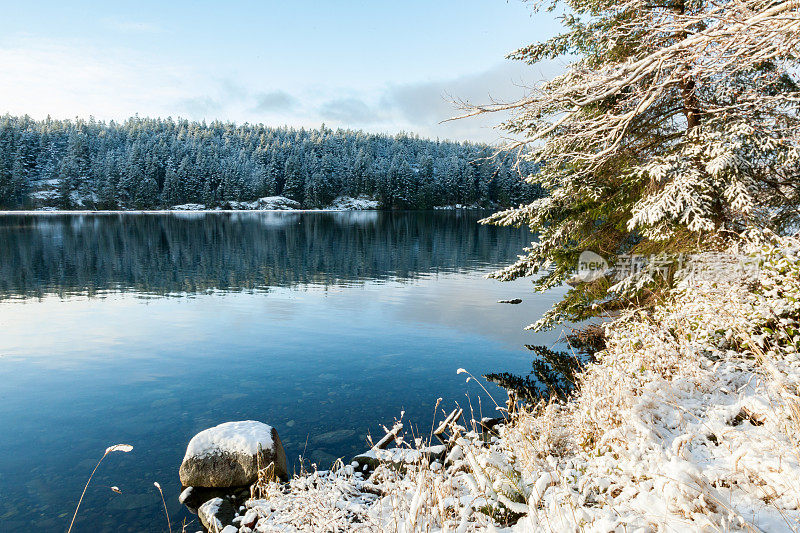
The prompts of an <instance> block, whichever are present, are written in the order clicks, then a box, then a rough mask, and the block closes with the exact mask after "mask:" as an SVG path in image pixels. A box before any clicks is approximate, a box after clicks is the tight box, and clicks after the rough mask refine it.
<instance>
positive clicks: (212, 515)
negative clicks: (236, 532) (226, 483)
mask: <svg viewBox="0 0 800 533" xmlns="http://www.w3.org/2000/svg"><path fill="white" fill-rule="evenodd" d="M235 515H236V512H235V510H234V509H233V505H231V502H229V501H228V500H226V499H224V498H214V499H211V500H208V501H207V502H206V503H204V504H203V505H201V506H200V508H199V509H198V510H197V517H198V518H200V522H201V523H202V524H203V526H204V527H205V528H206V529H207V530H208V531H209V532H213V533H217V532H219V533H221V532H222V531H224V528H227V527H228V526H229V525H231V524H232V523H233V517H234V516H235Z"/></svg>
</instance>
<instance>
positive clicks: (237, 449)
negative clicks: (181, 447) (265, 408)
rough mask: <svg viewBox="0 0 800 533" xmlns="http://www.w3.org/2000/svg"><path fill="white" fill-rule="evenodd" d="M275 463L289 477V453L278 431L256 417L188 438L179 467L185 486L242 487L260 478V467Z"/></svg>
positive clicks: (278, 471)
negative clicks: (287, 465) (287, 462)
mask: <svg viewBox="0 0 800 533" xmlns="http://www.w3.org/2000/svg"><path fill="white" fill-rule="evenodd" d="M270 463H273V464H274V465H275V476H276V477H278V478H280V479H284V480H285V479H287V478H288V475H287V469H286V453H285V452H284V451H283V445H282V444H281V440H280V438H278V432H277V431H276V430H275V428H273V427H272V426H268V425H267V424H264V423H262V422H256V421H254V420H245V421H241V422H225V423H224V424H220V425H218V426H214V427H213V428H209V429H206V430H204V431H201V432H200V433H198V434H197V435H195V436H194V437H192V440H190V441H189V445H188V446H187V447H186V455H185V456H184V458H183V462H182V463H181V468H180V479H181V484H183V486H184V487H241V486H245V485H250V484H252V483H253V482H255V481H256V479H258V468H259V465H260V466H261V468H266V467H267V465H269V464H270Z"/></svg>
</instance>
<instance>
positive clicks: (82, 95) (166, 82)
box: [0, 41, 192, 119]
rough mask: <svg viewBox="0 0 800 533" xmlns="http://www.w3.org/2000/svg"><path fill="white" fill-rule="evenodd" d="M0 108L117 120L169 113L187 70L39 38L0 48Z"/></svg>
mask: <svg viewBox="0 0 800 533" xmlns="http://www.w3.org/2000/svg"><path fill="white" fill-rule="evenodd" d="M0 72H3V76H0V106H2V108H1V109H0V112H10V113H13V114H26V113H27V114H29V115H31V116H34V117H36V118H41V117H44V116H46V115H47V114H52V115H53V116H57V117H71V116H84V117H85V116H89V115H93V116H96V117H100V118H108V119H112V118H113V119H121V118H125V117H127V116H130V115H133V114H134V113H140V114H142V115H160V114H164V113H166V114H169V111H168V110H169V108H170V104H172V103H174V102H177V101H179V100H180V99H181V98H184V97H185V91H186V86H187V84H190V83H191V81H192V74H191V72H188V71H186V70H185V69H180V68H176V67H175V66H173V65H170V64H167V63H154V62H152V61H146V60H143V59H142V58H137V57H136V56H133V55H130V54H128V53H126V52H125V51H119V50H104V51H102V52H99V51H97V50H94V49H92V48H87V47H81V46H78V45H64V44H59V43H54V42H42V41H37V42H36V43H35V44H33V43H25V42H23V43H21V44H19V45H16V46H11V47H9V46H6V47H0Z"/></svg>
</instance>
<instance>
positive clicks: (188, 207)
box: [170, 204, 206, 211]
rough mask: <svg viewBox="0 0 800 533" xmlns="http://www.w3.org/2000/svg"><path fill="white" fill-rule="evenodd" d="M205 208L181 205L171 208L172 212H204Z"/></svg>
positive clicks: (201, 205) (200, 205)
mask: <svg viewBox="0 0 800 533" xmlns="http://www.w3.org/2000/svg"><path fill="white" fill-rule="evenodd" d="M205 208H206V206H205V205H203V204H180V205H173V206H172V207H170V209H171V210H172V211H204V210H205Z"/></svg>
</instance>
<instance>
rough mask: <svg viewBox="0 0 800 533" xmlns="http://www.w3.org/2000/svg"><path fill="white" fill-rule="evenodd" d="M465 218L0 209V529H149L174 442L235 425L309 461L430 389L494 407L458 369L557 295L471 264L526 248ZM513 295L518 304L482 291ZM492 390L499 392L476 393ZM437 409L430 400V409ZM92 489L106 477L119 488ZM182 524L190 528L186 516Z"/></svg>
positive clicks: (512, 344) (530, 337) (539, 338)
mask: <svg viewBox="0 0 800 533" xmlns="http://www.w3.org/2000/svg"><path fill="white" fill-rule="evenodd" d="M479 217H480V213H474V212H418V213H415V212H411V213H379V212H357V213H322V212H320V213H302V214H298V213H219V214H188V213H187V214H158V215H154V214H153V215H149V214H111V215H51V214H48V215H35V216H33V215H6V216H0V428H2V431H0V523H2V524H3V529H4V530H8V531H12V530H15V528H20V529H19V530H21V531H24V530H28V529H30V528H33V527H35V528H38V530H42V531H58V530H62V531H63V530H66V527H67V526H68V524H69V521H70V519H71V516H72V512H73V510H74V507H75V503H76V502H77V499H78V498H79V497H80V493H81V490H82V489H83V485H84V483H85V482H86V479H87V477H88V475H89V473H90V472H91V470H92V468H93V467H94V464H95V463H96V461H97V460H98V459H99V458H100V456H101V455H102V454H103V451H104V450H105V448H106V447H107V446H109V445H111V444H116V443H129V444H132V445H133V446H134V450H133V451H132V452H131V453H129V454H123V453H115V454H112V455H109V456H108V457H106V459H105V461H104V462H103V464H102V466H101V467H100V468H99V470H98V472H97V474H96V475H95V477H94V479H93V481H92V484H91V486H90V487H89V490H88V491H87V495H86V498H85V499H84V503H83V505H82V507H81V512H80V515H79V520H78V523H77V524H78V526H77V527H76V529H74V531H101V530H114V531H165V530H166V520H165V519H164V517H163V509H161V500H160V497H159V495H158V492H157V491H156V489H155V487H154V486H153V482H154V481H158V482H159V483H160V484H161V485H162V487H163V488H164V492H165V496H166V498H167V504H168V507H169V511H170V514H171V518H172V521H173V524H174V523H176V522H177V523H179V522H180V521H181V520H183V519H184V518H185V519H186V520H187V521H191V520H193V519H195V517H194V516H193V515H191V514H189V513H187V512H186V511H185V510H184V509H183V508H182V506H180V505H179V504H178V502H177V495H178V494H179V491H180V486H179V482H178V479H177V477H178V466H179V464H180V461H181V459H182V457H183V452H184V451H185V447H186V443H187V442H188V440H189V439H190V438H191V436H192V435H194V434H195V433H196V432H198V431H200V430H202V429H205V428H207V427H209V426H212V425H215V424H218V423H221V422H224V421H228V420H239V419H256V420H261V421H265V422H268V423H270V424H272V425H274V426H275V427H276V428H277V429H278V433H279V435H280V437H281V440H282V441H283V444H284V447H285V449H286V452H287V457H288V459H289V462H290V464H291V465H292V466H290V468H292V467H294V468H297V467H299V465H300V463H299V461H298V456H300V455H301V454H302V455H303V456H304V457H305V458H306V460H307V462H315V463H317V464H318V465H320V467H327V466H329V465H330V463H331V462H332V461H333V460H334V459H335V458H336V457H346V458H349V457H351V456H352V455H354V454H356V453H358V452H360V451H363V450H364V449H365V448H366V447H367V445H366V440H365V437H366V435H367V433H370V432H371V433H372V434H373V435H378V436H380V435H382V431H381V429H380V426H381V424H386V425H390V424H391V423H392V421H393V420H394V419H395V418H396V417H399V416H400V415H401V412H404V415H403V416H404V420H406V421H408V422H410V423H411V424H412V425H413V426H414V427H416V428H418V432H419V433H420V434H427V433H429V432H430V426H431V423H432V420H433V415H434V407H435V405H436V402H437V399H438V398H442V405H443V406H444V407H445V408H451V407H452V406H453V405H454V402H458V403H459V404H461V405H462V406H465V407H467V409H469V407H470V405H471V407H472V408H473V409H474V410H475V411H476V414H477V412H478V411H481V412H482V413H483V414H484V415H492V414H493V412H494V404H493V403H492V402H491V400H490V399H489V397H488V396H487V395H486V394H485V393H483V392H482V391H481V390H480V389H479V388H478V387H477V386H476V385H475V384H474V383H465V380H464V376H463V375H456V369H457V368H459V367H464V368H466V369H468V370H469V371H470V372H472V373H473V374H474V375H476V376H479V375H481V374H484V373H487V372H502V371H508V372H514V373H521V374H524V373H527V371H528V370H529V369H530V361H531V356H530V352H529V351H528V350H526V349H525V348H524V344H533V343H539V344H552V343H553V342H554V341H555V334H533V333H530V332H524V331H523V327H524V326H525V325H527V324H528V323H530V322H532V321H534V320H535V319H536V318H538V317H539V316H540V315H541V313H542V312H543V311H544V310H546V309H547V308H548V307H549V306H550V305H551V303H552V302H553V300H554V299H555V298H557V297H558V295H559V294H560V291H561V290H560V289H558V290H556V291H554V292H552V293H550V294H545V295H537V294H533V293H532V292H531V290H530V285H529V281H526V280H519V281H516V282H512V283H500V282H497V281H494V280H487V279H484V277H483V275H484V274H485V273H487V272H490V271H491V270H493V269H495V268H497V267H499V266H501V265H504V264H507V263H509V262H511V261H513V259H514V258H515V257H516V255H517V254H518V253H520V251H521V249H522V248H523V247H524V246H525V245H526V244H528V242H529V241H530V239H531V236H530V235H529V234H528V233H527V232H526V231H524V230H515V229H508V228H487V227H483V226H479V225H478V224H477V223H476V222H477V220H478V218H479ZM516 297H520V298H523V300H524V301H523V303H522V304H520V305H504V304H498V303H497V300H498V299H509V298H516ZM487 388H488V390H489V391H490V392H491V393H492V395H493V396H495V397H496V399H497V400H498V402H501V403H502V401H503V400H504V393H503V392H502V391H501V390H500V389H498V388H497V387H495V386H493V385H488V386H487ZM440 411H441V409H440ZM110 486H118V487H119V488H120V489H121V490H122V492H123V494H116V493H114V492H112V491H111V490H110V488H109V487H110ZM196 529H199V527H197V524H196V522H195V524H193V526H190V527H189V529H188V530H189V531H194V530H196Z"/></svg>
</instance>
